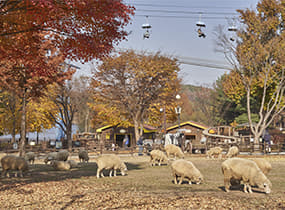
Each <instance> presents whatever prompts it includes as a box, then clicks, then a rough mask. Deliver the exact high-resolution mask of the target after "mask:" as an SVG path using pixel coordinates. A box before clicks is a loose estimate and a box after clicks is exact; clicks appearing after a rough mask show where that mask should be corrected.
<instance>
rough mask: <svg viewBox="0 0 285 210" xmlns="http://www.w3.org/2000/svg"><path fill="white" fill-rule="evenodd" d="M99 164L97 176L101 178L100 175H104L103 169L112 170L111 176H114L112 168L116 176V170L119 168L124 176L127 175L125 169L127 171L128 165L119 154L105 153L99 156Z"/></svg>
mask: <svg viewBox="0 0 285 210" xmlns="http://www.w3.org/2000/svg"><path fill="white" fill-rule="evenodd" d="M95 161H96V163H97V165H98V169H97V178H100V175H101V176H102V177H104V174H103V170H104V169H106V170H110V174H109V176H110V177H111V176H112V170H113V173H114V176H116V170H117V169H119V170H120V171H121V174H122V176H124V175H125V171H127V166H126V165H125V163H124V162H123V161H122V160H121V159H120V158H119V156H117V155H113V154H112V155H103V156H100V157H98V158H97V159H96V160H95Z"/></svg>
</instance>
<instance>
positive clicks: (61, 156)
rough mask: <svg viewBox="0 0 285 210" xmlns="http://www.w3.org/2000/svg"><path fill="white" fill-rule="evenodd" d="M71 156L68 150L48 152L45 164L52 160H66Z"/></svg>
mask: <svg viewBox="0 0 285 210" xmlns="http://www.w3.org/2000/svg"><path fill="white" fill-rule="evenodd" d="M68 156H69V153H68V151H66V150H61V151H59V152H50V153H48V154H47V156H46V158H45V159H44V162H45V164H47V163H48V162H49V161H52V160H59V161H66V160H67V158H68Z"/></svg>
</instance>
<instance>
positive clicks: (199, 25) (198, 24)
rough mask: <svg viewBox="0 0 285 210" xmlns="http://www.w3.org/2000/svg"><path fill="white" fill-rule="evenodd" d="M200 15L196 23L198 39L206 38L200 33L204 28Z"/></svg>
mask: <svg viewBox="0 0 285 210" xmlns="http://www.w3.org/2000/svg"><path fill="white" fill-rule="evenodd" d="M201 15H202V14H200V17H199V21H197V22H196V26H197V27H199V28H198V30H197V32H198V37H203V38H206V34H205V33H204V32H203V31H202V28H206V24H205V23H204V22H202V21H201Z"/></svg>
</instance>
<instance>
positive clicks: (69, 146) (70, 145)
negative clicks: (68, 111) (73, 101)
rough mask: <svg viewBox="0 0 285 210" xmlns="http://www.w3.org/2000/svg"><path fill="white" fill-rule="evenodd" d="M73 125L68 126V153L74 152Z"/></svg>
mask: <svg viewBox="0 0 285 210" xmlns="http://www.w3.org/2000/svg"><path fill="white" fill-rule="evenodd" d="M71 134H72V124H69V123H68V124H67V126H66V138H67V148H68V151H70V152H71V151H72V136H71Z"/></svg>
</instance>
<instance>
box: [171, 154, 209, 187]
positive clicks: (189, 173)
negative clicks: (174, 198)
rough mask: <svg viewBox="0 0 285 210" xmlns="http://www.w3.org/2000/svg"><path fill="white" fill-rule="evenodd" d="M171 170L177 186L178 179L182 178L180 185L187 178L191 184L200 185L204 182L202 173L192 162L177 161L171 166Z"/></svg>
mask: <svg viewBox="0 0 285 210" xmlns="http://www.w3.org/2000/svg"><path fill="white" fill-rule="evenodd" d="M171 169H172V175H173V177H174V183H175V184H177V178H178V177H181V178H180V181H179V183H178V184H181V183H182V181H183V179H184V178H187V179H188V180H189V184H192V182H195V183H196V184H200V183H201V182H202V181H203V180H204V178H203V175H202V174H201V172H200V171H199V170H198V169H197V168H196V167H195V166H194V164H193V163H192V162H191V161H187V160H183V159H179V160H175V161H174V162H173V163H172V164H171Z"/></svg>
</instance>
